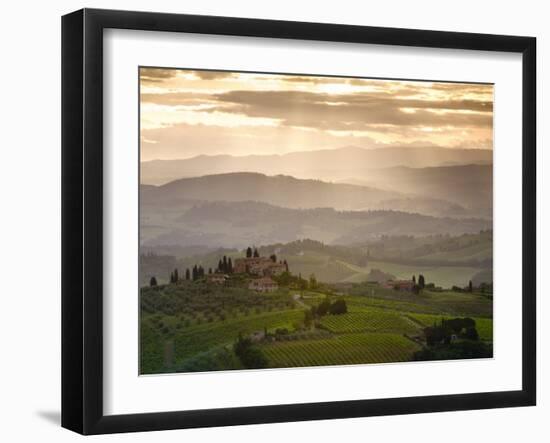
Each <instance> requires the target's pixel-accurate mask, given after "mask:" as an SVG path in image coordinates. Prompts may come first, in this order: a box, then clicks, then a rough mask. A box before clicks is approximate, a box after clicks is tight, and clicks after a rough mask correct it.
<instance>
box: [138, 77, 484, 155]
mask: <svg viewBox="0 0 550 443" xmlns="http://www.w3.org/2000/svg"><path fill="white" fill-rule="evenodd" d="M140 127H141V132H140V144H141V160H142V161H148V160H154V159H166V160H168V159H184V158H191V157H195V156H198V155H218V154H229V155H235V156H241V155H250V154H259V155H262V154H264V155H267V154H285V153H289V152H296V151H312V150H319V149H335V148H341V147H344V146H355V147H361V148H365V149H375V148H386V147H395V146H400V147H407V146H411V147H419V146H420V147H422V146H441V147H444V148H468V149H492V148H493V86H492V85H486V84H483V85H481V84H465V83H441V82H422V81H396V80H374V79H359V78H342V77H319V76H305V75H299V76H298V75H279V74H255V73H232V72H222V71H200V70H183V69H162V68H140Z"/></svg>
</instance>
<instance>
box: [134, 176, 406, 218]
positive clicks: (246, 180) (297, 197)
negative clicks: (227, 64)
mask: <svg viewBox="0 0 550 443" xmlns="http://www.w3.org/2000/svg"><path fill="white" fill-rule="evenodd" d="M400 197H403V195H402V194H400V193H399V192H395V191H384V190H380V189H376V188H374V187H370V186H358V185H350V184H335V183H327V182H322V181H320V180H299V179H296V178H294V177H290V176H286V175H277V176H273V177H270V176H267V175H264V174H258V173H252V172H235V173H229V174H217V175H207V176H203V177H193V178H183V179H179V180H175V181H173V182H170V183H167V184H165V185H162V186H158V187H153V186H145V187H143V188H142V202H144V203H146V202H147V200H148V199H154V200H156V201H157V202H165V203H166V204H171V205H175V204H177V203H176V202H178V201H181V200H201V201H223V202H242V201H249V200H252V201H259V202H265V203H270V204H272V205H277V206H282V207H285V208H294V209H308V208H335V209H340V210H363V209H371V208H373V207H377V205H379V204H380V203H381V202H383V201H385V200H389V199H397V198H400Z"/></svg>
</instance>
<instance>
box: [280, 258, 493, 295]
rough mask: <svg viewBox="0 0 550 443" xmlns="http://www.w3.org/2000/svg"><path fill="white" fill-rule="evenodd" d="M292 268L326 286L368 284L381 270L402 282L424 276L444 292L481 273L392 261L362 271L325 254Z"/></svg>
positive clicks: (292, 262) (295, 263)
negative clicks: (375, 271)
mask: <svg viewBox="0 0 550 443" xmlns="http://www.w3.org/2000/svg"><path fill="white" fill-rule="evenodd" d="M442 254H443V253H442ZM449 254H450V253H447V255H449ZM483 254H485V252H483ZM289 264H290V265H291V266H292V269H293V270H295V272H300V273H301V274H302V275H305V276H307V275H310V274H315V275H316V276H318V278H319V280H320V281H324V282H348V283H360V282H363V281H366V280H367V277H368V275H369V273H370V272H371V270H373V269H379V270H381V271H382V272H385V273H389V274H393V275H395V277H396V278H398V279H410V278H411V277H412V275H418V274H423V275H424V276H425V277H426V281H427V282H434V283H435V284H436V285H437V286H441V287H444V288H450V287H452V286H460V287H463V286H466V285H467V284H468V281H469V280H471V279H472V278H473V277H474V276H475V275H476V274H477V273H479V272H480V271H481V268H479V267H473V266H430V265H422V264H419V265H407V264H399V263H395V262H390V261H369V262H368V265H367V266H364V267H361V266H357V265H354V264H352V263H348V262H346V261H343V260H336V259H333V258H331V257H330V256H328V255H321V254H315V255H314V254H309V255H304V256H302V257H292V258H291V259H289Z"/></svg>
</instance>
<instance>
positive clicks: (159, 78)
mask: <svg viewBox="0 0 550 443" xmlns="http://www.w3.org/2000/svg"><path fill="white" fill-rule="evenodd" d="M177 75H178V70H177V69H161V68H140V69H139V78H140V81H141V82H143V83H161V82H163V81H165V80H168V79H170V78H173V77H176V76H177Z"/></svg>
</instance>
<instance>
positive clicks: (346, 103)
mask: <svg viewBox="0 0 550 443" xmlns="http://www.w3.org/2000/svg"><path fill="white" fill-rule="evenodd" d="M214 97H215V99H216V100H217V101H218V102H222V103H226V104H231V105H232V106H231V107H224V109H223V110H224V112H235V113H239V114H244V115H247V116H249V117H263V118H271V119H280V120H281V121H282V122H283V124H285V125H288V126H298V127H310V128H317V129H331V130H350V129H368V128H369V126H370V125H381V124H385V125H395V126H419V125H427V126H442V125H451V126H466V127H468V126H477V127H490V126H491V125H492V103H491V102H488V101H476V100H464V99H460V100H419V99H400V98H388V97H384V96H383V95H380V94H320V93H311V92H304V91H245V90H242V91H230V92H226V93H222V94H217V95H215V96H214ZM404 108H406V109H412V110H413V112H405V111H403V109H404ZM216 110H217V109H216V107H214V108H212V109H210V110H209V111H210V112H213V111H216Z"/></svg>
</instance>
